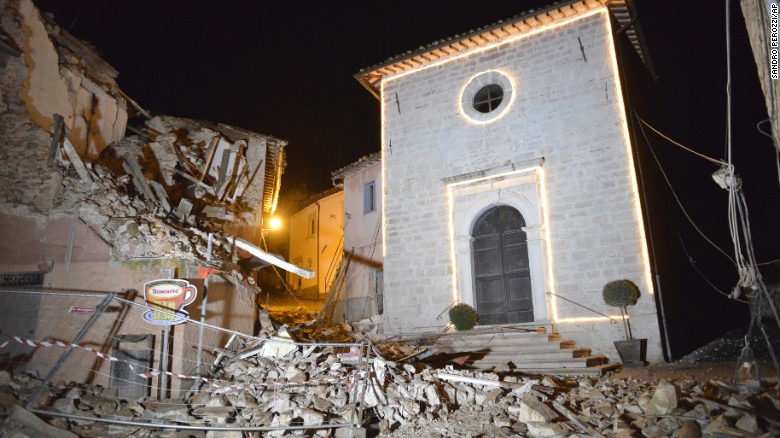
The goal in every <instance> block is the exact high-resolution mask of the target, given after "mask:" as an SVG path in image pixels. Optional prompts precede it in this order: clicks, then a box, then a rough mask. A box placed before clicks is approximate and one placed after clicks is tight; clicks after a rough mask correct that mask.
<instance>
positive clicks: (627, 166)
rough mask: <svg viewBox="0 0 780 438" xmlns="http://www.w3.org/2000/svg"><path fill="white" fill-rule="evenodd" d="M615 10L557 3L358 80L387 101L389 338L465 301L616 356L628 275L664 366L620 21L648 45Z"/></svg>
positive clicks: (640, 333) (597, 4)
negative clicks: (617, 300) (608, 301)
mask: <svg viewBox="0 0 780 438" xmlns="http://www.w3.org/2000/svg"><path fill="white" fill-rule="evenodd" d="M607 3H608V2H607V1H606V0H579V1H565V2H560V3H557V4H555V5H554V6H551V7H549V8H547V9H543V10H536V11H532V12H528V13H526V14H525V15H521V16H518V17H516V18H513V19H511V20H507V21H504V22H501V23H498V24H495V25H491V26H488V27H485V28H482V29H479V30H477V31H474V32H472V33H469V34H462V35H458V36H456V37H453V38H450V39H447V40H443V41H438V42H436V43H434V44H432V45H429V46H427V47H424V48H420V49H419V50H418V51H416V52H410V53H407V54H404V55H401V56H399V57H395V58H392V59H390V60H389V61H387V62H385V63H383V64H381V65H377V66H374V67H370V68H367V69H364V70H362V71H361V72H360V73H358V74H357V75H356V77H357V79H358V80H359V81H360V82H361V83H362V84H363V85H364V86H365V87H366V88H367V89H368V90H369V91H370V92H371V93H372V94H374V95H375V96H376V97H377V98H378V99H379V100H380V102H381V112H382V122H381V123H382V150H381V154H382V175H383V181H382V183H383V184H382V187H383V193H382V203H381V204H382V206H383V207H382V209H383V211H382V218H383V224H382V225H383V235H382V241H383V242H384V247H383V254H384V314H385V330H386V331H388V332H394V333H419V332H425V331H441V330H442V329H443V328H444V326H445V325H446V324H447V323H448V319H447V313H446V310H447V309H448V308H449V306H451V305H452V304H453V303H456V302H463V303H467V304H470V305H472V306H473V307H474V308H475V309H477V311H478V313H479V318H480V322H479V323H480V325H518V326H520V327H523V326H528V327H541V326H544V327H546V328H548V330H549V329H550V328H552V330H553V331H554V332H557V333H560V334H561V335H562V336H565V337H566V338H568V339H573V340H575V341H576V342H577V344H578V345H587V346H589V347H590V348H592V349H593V350H594V352H597V353H598V354H604V355H607V356H609V357H610V358H612V359H616V353H615V349H614V346H613V341H618V340H622V339H624V337H625V335H624V330H623V324H622V323H619V324H615V323H614V322H615V320H620V318H621V316H620V310H619V309H618V308H613V307H609V306H607V305H605V304H604V303H603V300H602V296H601V292H602V288H603V286H604V284H606V283H607V282H609V281H612V280H616V279H623V278H625V279H629V280H632V281H633V282H634V283H636V284H637V285H638V286H639V287H640V289H641V291H642V297H641V299H640V300H639V302H638V304H637V305H636V306H634V307H632V308H630V318H631V325H632V328H633V329H634V337H638V338H647V339H648V351H647V359H648V360H649V361H650V362H658V361H662V360H663V355H662V348H661V334H660V329H659V321H658V314H657V308H656V300H655V297H654V296H653V294H654V285H653V280H652V277H651V273H650V272H651V268H650V261H649V258H648V246H647V236H646V232H645V227H644V221H643V214H642V205H641V197H640V194H639V189H638V183H637V175H636V169H635V163H634V155H633V152H632V144H631V140H630V137H629V131H628V125H627V113H626V107H625V105H624V98H623V91H622V87H621V76H620V71H619V69H618V60H617V55H616V38H618V30H619V29H620V33H624V32H625V33H626V36H627V40H628V41H629V42H630V43H632V44H633V45H634V47H635V49H636V50H637V52H638V55H639V58H640V59H644V57H645V54H644V53H643V50H642V45H641V44H640V41H641V33H639V32H637V30H636V28H635V26H634V23H633V22H632V18H633V17H632V16H631V13H630V4H627V3H626V2H620V1H618V2H614V1H613V2H609V4H607ZM623 27H624V28H623ZM605 315H606V316H605ZM610 318H611V319H610ZM611 322H612V323H611Z"/></svg>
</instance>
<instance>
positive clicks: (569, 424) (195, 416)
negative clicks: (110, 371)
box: [0, 318, 780, 437]
mask: <svg viewBox="0 0 780 438" xmlns="http://www.w3.org/2000/svg"><path fill="white" fill-rule="evenodd" d="M261 324H262V327H263V328H262V330H261V333H260V336H261V338H262V340H252V341H249V342H246V343H240V342H239V343H237V344H236V345H234V346H233V348H234V349H233V350H231V351H230V352H227V351H226V352H223V353H224V358H223V359H222V361H221V362H220V364H219V368H218V369H217V370H216V371H215V373H214V374H213V376H212V377H210V379H212V381H211V382H209V383H208V384H206V383H204V384H202V385H201V386H200V388H198V389H197V390H194V391H192V392H190V393H189V394H188V395H187V396H186V397H184V398H183V399H176V400H173V399H171V400H156V399H153V398H146V399H144V400H140V401H128V400H120V399H118V398H117V392H116V390H115V389H110V388H102V387H100V386H90V385H76V384H64V383H59V384H57V385H55V387H54V388H52V389H50V390H49V391H47V393H45V395H44V397H43V398H42V400H41V403H40V404H41V405H42V406H47V407H45V408H43V409H46V410H48V411H54V412H60V413H63V414H70V415H77V416H87V417H89V416H96V417H103V418H107V419H116V420H133V421H141V422H149V423H155V422H161V423H168V424H182V425H206V426H214V427H224V426H239V427H269V426H271V427H280V428H284V427H288V426H307V427H310V428H309V429H306V430H305V431H300V430H299V431H284V430H276V431H273V432H264V433H265V434H267V435H268V436H282V435H284V434H285V433H293V434H296V435H304V436H330V435H331V434H333V433H334V432H333V430H332V429H330V428H327V427H324V426H323V425H331V424H350V423H351V420H352V418H353V417H352V415H353V412H355V413H356V414H358V415H359V414H360V413H362V421H363V424H364V426H366V427H371V428H375V429H378V432H379V434H380V436H396V437H417V436H418V435H419V433H420V431H425V432H426V433H427V434H428V435H426V436H431V437H436V436H440V437H471V436H528V437H544V436H574V437H576V436H581V437H586V436H597V437H598V436H605V437H630V436H645V437H668V436H680V437H699V436H735V437H758V436H760V437H770V436H778V435H780V386H778V382H777V380H776V379H765V380H763V381H762V390H761V392H759V393H758V394H756V395H744V394H740V392H739V391H738V390H737V389H735V388H734V387H732V385H730V384H729V383H726V382H723V381H717V380H710V381H698V380H697V379H695V378H693V377H689V376H686V377H683V378H675V379H668V380H664V379H657V380H656V379H653V380H650V379H637V378H620V379H618V378H614V377H610V376H606V377H601V378H576V377H567V378H553V377H529V376H518V375H511V374H497V373H492V372H480V371H475V370H463V369H455V368H454V367H453V366H452V365H447V366H445V367H441V368H436V367H431V366H429V365H426V364H423V363H421V362H415V363H411V362H406V363H405V362H402V361H391V360H388V359H386V358H384V357H383V356H382V352H381V351H380V350H379V349H377V348H375V347H374V348H372V354H371V355H370V358H369V362H368V363H366V362H365V358H364V357H362V356H361V351H360V349H359V348H357V347H338V346H322V345H317V344H312V345H306V344H303V345H295V344H293V343H290V342H289V341H290V340H291V338H290V337H289V335H288V334H287V331H286V329H285V328H282V329H280V330H278V331H276V330H273V326H272V325H271V324H270V321H269V320H267V318H266V319H265V320H264V319H262V318H261ZM345 331H347V330H346V329H345V328H344V327H341V328H340V336H343V335H344V332H345ZM265 339H275V340H281V341H286V342H266V341H265ZM364 351H365V350H364ZM382 351H386V352H391V353H399V354H403V353H404V352H406V349H404V348H401V347H399V346H394V347H392V348H390V347H388V346H387V345H386V346H385V347H384V348H383V350H382ZM365 370H367V373H364V371H365ZM38 384H40V382H39V380H38V379H35V378H32V377H31V376H28V375H25V374H15V375H13V376H11V375H10V374H8V373H0V405H2V407H3V409H4V410H5V415H2V414H3V413H0V418H4V417H7V416H8V413H9V412H12V411H13V409H14V408H13V406H14V405H18V404H21V403H23V402H24V400H25V398H26V397H28V396H29V395H30V394H31V393H33V392H34V389H35V388H36V386H37V385H38ZM353 409H354V411H353ZM11 418H13V415H12V417H11ZM8 422H9V423H13V421H11V420H8ZM50 423H51V424H52V425H54V426H56V427H59V428H62V429H68V430H70V431H73V432H75V433H76V434H78V435H80V436H109V435H112V434H114V436H139V437H140V436H162V435H155V433H156V432H154V431H155V429H154V427H153V426H152V427H146V428H141V429H139V428H137V427H136V428H133V429H128V428H126V427H124V426H120V425H110V427H109V425H106V424H100V423H97V422H91V421H89V420H86V419H65V418H58V419H56V418H55V419H52V420H50ZM5 427H11V426H9V425H6V426H5ZM188 432H190V433H192V431H188ZM215 433H217V432H213V431H212V432H210V434H211V435H208V436H234V435H229V434H230V433H233V432H226V431H222V432H219V433H221V434H224V435H214V434H215ZM200 434H201V436H205V432H200ZM235 436H240V435H235ZM264 436H265V435H264Z"/></svg>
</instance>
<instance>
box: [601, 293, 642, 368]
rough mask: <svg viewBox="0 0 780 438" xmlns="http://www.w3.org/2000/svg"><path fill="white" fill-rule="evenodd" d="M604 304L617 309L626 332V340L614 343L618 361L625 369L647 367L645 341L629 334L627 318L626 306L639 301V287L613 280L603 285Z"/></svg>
mask: <svg viewBox="0 0 780 438" xmlns="http://www.w3.org/2000/svg"><path fill="white" fill-rule="evenodd" d="M602 296H603V298H604V302H605V303H606V304H607V305H608V306H613V307H619V308H620V313H621V315H623V329H624V330H625V331H626V340H624V341H615V348H616V349H617V351H618V355H620V361H621V362H623V365H624V366H626V367H629V368H630V367H643V366H645V365H647V362H645V358H646V357H647V339H634V335H633V333H631V321H630V320H629V318H628V306H633V305H634V304H636V302H637V301H639V297H641V296H642V295H641V293H640V292H639V286H637V285H636V284H634V283H633V282H632V281H630V280H615V281H610V282H609V283H607V284H605V285H604V290H603V291H602Z"/></svg>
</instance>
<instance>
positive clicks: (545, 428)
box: [525, 421, 570, 437]
mask: <svg viewBox="0 0 780 438" xmlns="http://www.w3.org/2000/svg"><path fill="white" fill-rule="evenodd" d="M525 425H526V427H527V428H528V435H529V436H532V437H555V436H566V435H568V434H569V433H570V431H569V430H568V429H565V428H564V427H563V426H562V425H561V424H560V423H541V422H535V421H529V422H526V423H525Z"/></svg>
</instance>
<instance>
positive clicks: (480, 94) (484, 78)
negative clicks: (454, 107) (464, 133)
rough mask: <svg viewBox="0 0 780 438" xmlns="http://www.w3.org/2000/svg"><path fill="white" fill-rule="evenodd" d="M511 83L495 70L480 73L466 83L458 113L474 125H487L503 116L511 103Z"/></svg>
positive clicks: (512, 84)
mask: <svg viewBox="0 0 780 438" xmlns="http://www.w3.org/2000/svg"><path fill="white" fill-rule="evenodd" d="M513 91H514V83H513V81H512V80H511V79H510V78H509V76H507V75H506V74H504V73H503V72H500V71H497V70H488V71H486V72H482V73H480V74H478V75H476V76H473V77H472V78H471V79H469V80H468V82H466V85H465V86H464V87H463V89H462V91H461V96H460V111H461V114H463V116H464V117H466V118H467V119H469V120H470V121H472V122H475V123H489V122H492V121H494V120H497V119H498V118H500V117H501V116H502V115H504V114H505V113H506V112H507V110H508V109H509V107H510V106H511V103H512V98H513V97H514V96H513Z"/></svg>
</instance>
